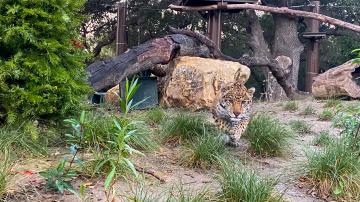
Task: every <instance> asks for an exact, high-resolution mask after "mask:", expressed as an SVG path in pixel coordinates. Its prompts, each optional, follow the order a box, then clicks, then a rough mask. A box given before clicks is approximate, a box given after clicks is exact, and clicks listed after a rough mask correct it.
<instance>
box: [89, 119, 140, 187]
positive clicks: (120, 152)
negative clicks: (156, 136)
mask: <svg viewBox="0 0 360 202" xmlns="http://www.w3.org/2000/svg"><path fill="white" fill-rule="evenodd" d="M114 124H115V127H116V131H115V133H114V135H115V139H114V140H113V141H110V144H112V148H111V149H110V150H108V151H107V152H106V155H105V157H106V158H104V159H101V160H100V161H98V163H97V165H96V167H95V170H94V173H93V175H94V174H96V173H99V172H100V171H101V170H102V169H104V168H106V166H107V168H108V169H109V168H110V170H109V172H108V174H107V177H106V180H105V184H104V187H105V190H109V189H110V188H111V187H112V185H113V180H114V179H116V177H117V175H118V173H119V171H120V170H123V168H124V167H126V168H128V169H130V170H131V172H132V173H133V174H134V175H135V176H136V177H137V176H138V173H137V171H136V169H135V166H134V165H133V163H132V162H131V161H130V160H129V159H128V157H130V156H131V155H132V154H140V155H143V154H142V153H141V152H139V151H138V150H136V149H133V148H132V147H131V146H129V145H128V143H127V141H128V140H129V138H130V137H131V136H132V135H134V134H135V132H136V131H135V130H130V131H129V130H128V127H129V126H130V124H127V125H124V126H121V124H120V123H119V122H117V121H116V120H115V119H114Z"/></svg>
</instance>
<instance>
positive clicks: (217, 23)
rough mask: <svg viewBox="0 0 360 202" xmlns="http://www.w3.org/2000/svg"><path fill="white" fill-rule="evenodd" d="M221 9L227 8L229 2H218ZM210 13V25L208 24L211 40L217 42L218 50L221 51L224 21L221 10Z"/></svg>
mask: <svg viewBox="0 0 360 202" xmlns="http://www.w3.org/2000/svg"><path fill="white" fill-rule="evenodd" d="M218 6H219V7H220V8H222V7H225V8H226V6H227V2H218ZM208 12H209V23H208V33H209V38H210V39H211V40H212V41H213V42H215V45H216V47H217V48H219V49H221V32H222V19H221V13H222V10H221V9H217V10H213V11H208Z"/></svg>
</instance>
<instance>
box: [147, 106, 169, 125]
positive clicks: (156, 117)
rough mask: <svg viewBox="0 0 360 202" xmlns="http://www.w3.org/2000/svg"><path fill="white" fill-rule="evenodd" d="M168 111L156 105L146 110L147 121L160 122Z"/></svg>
mask: <svg viewBox="0 0 360 202" xmlns="http://www.w3.org/2000/svg"><path fill="white" fill-rule="evenodd" d="M165 116H166V113H165V111H164V109H162V108H161V107H155V108H152V109H150V110H148V111H147V112H146V122H147V123H149V124H160V123H161V122H163V121H164V119H165Z"/></svg>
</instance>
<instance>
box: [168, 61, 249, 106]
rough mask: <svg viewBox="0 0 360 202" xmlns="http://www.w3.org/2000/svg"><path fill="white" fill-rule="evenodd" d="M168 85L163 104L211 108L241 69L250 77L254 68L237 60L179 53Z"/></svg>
mask: <svg viewBox="0 0 360 202" xmlns="http://www.w3.org/2000/svg"><path fill="white" fill-rule="evenodd" d="M172 69H173V71H172V73H170V74H169V75H168V76H167V81H166V82H165V85H164V90H163V95H162V98H161V102H162V104H164V105H166V106H168V107H185V108H189V109H193V110H198V109H205V108H211V107H212V106H213V105H214V102H215V101H216V100H217V98H218V97H219V96H220V90H221V87H222V86H224V85H227V84H228V83H230V82H234V78H233V77H234V75H235V72H237V71H238V70H239V69H240V71H241V72H242V75H243V77H244V79H245V81H247V80H248V79H249V77H250V69H249V68H248V67H246V66H244V65H241V64H239V63H237V62H230V61H222V60H215V59H205V58H199V57H179V58H177V59H176V61H174V66H173V68H172Z"/></svg>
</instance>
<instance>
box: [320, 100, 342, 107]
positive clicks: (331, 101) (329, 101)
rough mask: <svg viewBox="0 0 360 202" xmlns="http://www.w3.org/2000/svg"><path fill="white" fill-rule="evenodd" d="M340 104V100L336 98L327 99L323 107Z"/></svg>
mask: <svg viewBox="0 0 360 202" xmlns="http://www.w3.org/2000/svg"><path fill="white" fill-rule="evenodd" d="M340 104H341V100H338V99H329V100H327V101H326V103H325V105H324V107H325V108H335V107H337V106H339V105H340Z"/></svg>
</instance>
